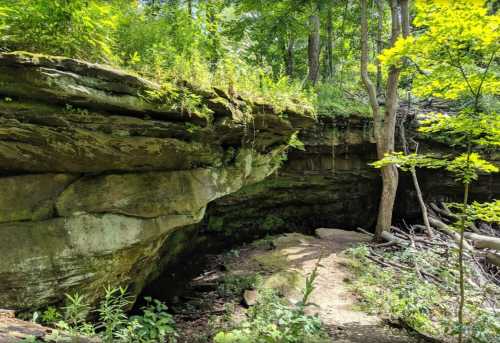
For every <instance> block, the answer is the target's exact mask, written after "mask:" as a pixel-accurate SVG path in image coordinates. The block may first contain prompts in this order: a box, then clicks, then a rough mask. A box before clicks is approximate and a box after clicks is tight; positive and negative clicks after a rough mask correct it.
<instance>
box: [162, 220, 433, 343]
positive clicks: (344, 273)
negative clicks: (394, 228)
mask: <svg viewBox="0 0 500 343" xmlns="http://www.w3.org/2000/svg"><path fill="white" fill-rule="evenodd" d="M369 240H370V237H369V236H367V235H364V234H361V233H358V232H354V231H344V230H335V229H318V230H316V237H313V236H305V235H302V234H297V233H293V234H284V235H279V236H274V237H270V238H266V239H263V240H259V241H256V242H254V243H252V244H249V245H246V246H243V247H241V248H240V249H237V250H231V251H229V252H227V253H225V254H221V255H214V256H210V257H209V259H208V262H207V266H206V268H205V271H204V272H203V273H202V274H200V275H199V276H198V277H196V278H194V279H193V280H192V281H191V283H190V285H189V290H190V291H189V292H188V293H187V294H188V295H185V296H183V297H182V299H179V300H180V301H179V305H178V306H175V305H174V306H172V310H173V311H174V313H176V314H175V319H176V322H177V325H178V329H179V334H180V337H179V339H180V342H186V343H187V342H190V343H192V342H200V343H201V342H210V341H211V337H212V336H213V335H214V334H215V333H216V332H218V331H221V330H225V329H226V330H227V329H229V328H230V327H231V325H234V323H238V321H241V320H242V319H243V318H244V317H245V312H246V311H247V308H248V306H249V305H250V306H251V305H252V302H253V301H254V298H255V294H254V293H255V291H254V290H252V288H253V283H254V281H255V275H259V278H261V279H260V283H261V284H262V285H263V287H266V288H273V289H276V290H278V291H279V292H280V293H281V294H282V295H283V296H284V297H286V298H287V299H288V300H289V301H290V302H291V303H296V302H297V301H299V300H300V299H301V296H302V295H301V290H302V289H303V285H304V284H305V280H306V278H307V276H308V275H310V274H311V273H312V272H313V270H314V269H315V268H316V267H317V277H316V278H315V281H314V291H313V292H312V293H311V297H310V302H311V303H313V304H315V306H309V307H308V311H309V312H310V313H311V314H317V315H318V316H319V318H320V319H321V321H322V323H323V324H324V326H325V327H326V328H327V330H328V333H329V334H330V336H331V338H332V342H341V343H358V342H359V343H368V342H373V343H399V342H401V343H406V342H408V343H410V342H412V343H413V342H424V341H423V340H422V339H420V338H417V337H415V336H413V335H412V334H410V333H408V332H406V330H404V329H401V328H398V327H394V326H391V325H388V321H387V320H386V319H384V318H381V317H378V316H375V315H369V314H367V313H365V312H362V311H361V310H359V309H358V308H357V303H358V299H357V297H356V295H355V294H354V293H353V292H352V291H351V289H350V287H349V283H350V280H351V278H352V276H353V275H352V274H351V272H350V271H349V269H348V268H347V266H346V264H347V258H348V257H347V256H346V255H345V254H344V252H345V251H346V250H347V249H348V248H350V247H352V246H353V245H355V244H358V243H363V242H367V241H369Z"/></svg>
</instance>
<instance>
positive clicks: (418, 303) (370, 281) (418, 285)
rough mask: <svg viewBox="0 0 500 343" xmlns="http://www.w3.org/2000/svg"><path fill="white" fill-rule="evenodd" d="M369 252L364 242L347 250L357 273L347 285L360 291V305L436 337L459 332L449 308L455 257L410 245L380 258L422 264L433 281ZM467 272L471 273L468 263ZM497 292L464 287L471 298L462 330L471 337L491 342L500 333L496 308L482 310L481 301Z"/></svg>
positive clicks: (452, 303) (452, 307)
mask: <svg viewBox="0 0 500 343" xmlns="http://www.w3.org/2000/svg"><path fill="white" fill-rule="evenodd" d="M368 252H369V251H368V247H367V246H364V245H360V246H358V247H356V248H353V249H351V250H349V252H348V256H349V257H350V261H349V268H350V269H351V270H352V271H353V272H354V273H355V278H354V281H353V283H352V285H351V287H352V289H353V290H354V291H355V292H356V293H358V294H359V295H360V297H361V303H360V306H361V308H362V309H363V310H366V311H369V312H371V313H378V314H382V315H385V316H389V317H390V318H393V319H396V320H399V319H402V320H403V321H404V322H406V323H407V324H408V325H409V326H411V327H412V328H414V329H415V330H417V331H419V332H421V333H425V334H427V335H432V336H434V337H440V338H448V337H449V335H452V334H453V335H454V334H456V333H457V331H456V330H457V322H456V320H455V319H454V313H453V312H454V310H455V308H456V306H457V304H456V301H455V297H456V293H457V287H456V284H457V278H458V275H457V274H458V273H456V271H455V270H454V269H453V267H452V264H451V262H450V261H451V259H453V258H455V256H448V257H443V256H442V255H441V254H440V253H438V252H434V251H427V252H424V251H415V250H413V249H412V248H411V247H408V248H406V249H404V250H402V251H396V252H386V253H385V254H384V259H386V260H387V261H389V262H391V263H396V264H398V265H400V264H402V263H404V262H406V261H408V260H409V261H411V263H417V264H419V265H420V266H425V268H426V269H427V268H428V269H427V270H429V271H432V272H433V273H434V274H436V275H438V276H439V278H440V279H441V280H442V281H441V282H439V283H434V282H428V281H423V280H422V279H421V278H420V277H418V276H417V273H418V271H417V270H416V269H413V270H408V271H396V270H394V269H390V268H382V267H380V266H378V265H377V264H375V263H374V262H373V261H371V260H370V259H368V257H367V256H368ZM466 272H467V275H471V274H472V273H473V271H472V270H469V269H468V268H467V270H466ZM493 287H495V286H493ZM497 291H498V290H495V289H490V290H485V292H486V293H487V294H486V295H481V294H477V292H476V291H475V290H474V289H473V288H472V287H467V288H466V292H467V299H469V301H468V302H467V316H466V322H465V327H464V329H465V336H466V337H467V338H468V339H470V341H471V342H482V343H486V342H494V341H495V339H496V337H497V335H498V333H499V332H500V326H499V324H498V320H497V319H496V317H495V313H494V312H493V311H491V310H487V309H485V307H484V303H483V302H484V297H489V296H494V294H496V292H497ZM488 294H489V295H488ZM483 296H484V297H483ZM479 320H481V321H479Z"/></svg>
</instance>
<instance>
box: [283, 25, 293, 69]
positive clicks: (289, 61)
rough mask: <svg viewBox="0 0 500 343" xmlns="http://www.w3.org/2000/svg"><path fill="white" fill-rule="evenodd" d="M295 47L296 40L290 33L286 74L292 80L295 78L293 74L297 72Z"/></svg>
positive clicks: (287, 45)
mask: <svg viewBox="0 0 500 343" xmlns="http://www.w3.org/2000/svg"><path fill="white" fill-rule="evenodd" d="M294 45H295V38H294V37H293V34H292V33H290V35H289V37H288V39H287V42H286V46H285V51H284V53H285V72H286V75H287V76H288V77H290V78H293V74H294V71H295V60H294Z"/></svg>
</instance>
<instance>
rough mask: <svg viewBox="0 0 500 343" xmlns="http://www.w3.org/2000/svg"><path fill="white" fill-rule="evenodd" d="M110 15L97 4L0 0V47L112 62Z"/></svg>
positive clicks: (94, 1)
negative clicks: (0, 44) (0, 37)
mask: <svg viewBox="0 0 500 343" xmlns="http://www.w3.org/2000/svg"><path fill="white" fill-rule="evenodd" d="M7 8H8V9H9V10H8V12H6V10H5V9H7ZM114 12H115V11H114V10H113V6H112V5H111V4H109V3H108V2H104V1H97V0H91V1H83V0H72V1H58V0H33V1H32V0H19V1H9V0H0V36H2V37H3V38H2V42H1V43H2V44H3V45H5V46H6V47H7V48H10V49H13V50H27V51H34V52H42V53H49V54H53V55H64V56H71V57H78V58H85V59H88V60H93V61H106V62H109V61H113V60H114V56H113V53H112V48H113V47H112V35H113V33H114V30H115V29H116V25H117V23H116V15H115V14H114ZM6 13H7V15H6Z"/></svg>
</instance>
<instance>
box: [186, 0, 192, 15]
mask: <svg viewBox="0 0 500 343" xmlns="http://www.w3.org/2000/svg"><path fill="white" fill-rule="evenodd" d="M187 5H188V6H187V8H188V14H189V16H190V17H191V18H193V0H188V2H187Z"/></svg>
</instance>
